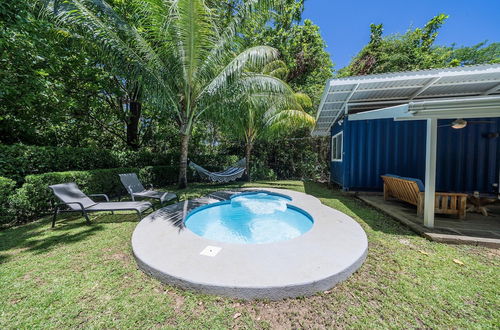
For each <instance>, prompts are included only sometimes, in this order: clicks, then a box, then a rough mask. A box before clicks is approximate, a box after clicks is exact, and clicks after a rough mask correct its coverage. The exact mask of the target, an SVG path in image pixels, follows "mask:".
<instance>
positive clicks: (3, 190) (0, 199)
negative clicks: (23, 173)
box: [0, 177, 16, 224]
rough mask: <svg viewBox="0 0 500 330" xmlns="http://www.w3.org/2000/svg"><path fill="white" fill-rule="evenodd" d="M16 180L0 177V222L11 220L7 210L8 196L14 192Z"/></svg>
mask: <svg viewBox="0 0 500 330" xmlns="http://www.w3.org/2000/svg"><path fill="white" fill-rule="evenodd" d="M15 188H16V182H15V181H14V180H11V179H8V178H4V177H0V224H3V223H6V222H10V221H12V218H11V214H10V212H9V196H11V195H12V194H13V193H14V190H15Z"/></svg>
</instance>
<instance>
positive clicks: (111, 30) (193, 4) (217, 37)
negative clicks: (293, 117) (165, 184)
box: [47, 0, 287, 186]
mask: <svg viewBox="0 0 500 330" xmlns="http://www.w3.org/2000/svg"><path fill="white" fill-rule="evenodd" d="M131 3H134V1H131ZM270 4H271V1H263V0H261V1H247V2H245V3H243V4H242V6H240V8H239V11H238V13H237V14H236V15H234V16H232V17H231V20H230V21H229V22H228V24H227V26H225V27H223V29H221V30H219V28H220V26H219V25H218V23H217V16H216V15H215V14H214V13H213V11H212V10H211V9H210V8H209V7H208V6H207V5H206V4H205V2H204V1H203V0H179V1H163V2H159V1H154V0H145V1H140V2H137V3H135V4H130V3H127V4H125V5H124V6H116V8H113V7H112V6H110V5H109V4H107V3H106V2H104V1H103V2H96V1H91V0H83V1H76V0H75V1H66V2H64V3H63V4H62V5H59V4H58V3H57V2H51V3H50V5H49V7H48V10H47V12H48V13H50V14H51V15H52V16H51V17H53V18H54V19H55V20H57V22H58V23H59V25H61V26H63V27H66V28H68V29H69V31H71V32H72V33H78V34H80V35H82V36H84V38H86V41H87V42H88V43H89V44H90V45H91V47H93V48H94V49H95V50H96V52H97V54H98V58H99V60H100V61H101V62H102V63H103V65H105V66H107V67H109V68H110V70H111V71H112V72H113V74H115V75H118V76H120V77H122V79H125V80H126V81H127V82H132V83H133V84H135V85H137V86H138V87H136V89H139V90H140V91H141V94H146V95H142V96H141V97H142V98H146V99H148V100H149V101H150V102H152V103H153V104H154V105H155V106H156V107H158V108H159V109H160V110H161V111H162V112H167V113H168V114H170V115H171V116H172V117H173V118H174V119H175V121H176V122H177V127H178V133H179V136H180V144H181V145H180V173H179V185H180V186H186V185H187V181H186V168H187V157H188V145H189V139H190V137H191V133H192V130H193V125H194V123H195V121H196V120H197V118H198V117H199V116H200V115H201V114H202V113H203V112H205V111H221V109H224V107H225V103H226V100H227V99H229V98H230V97H238V95H240V96H242V97H243V96H244V97H247V98H248V97H252V95H253V94H259V95H260V94H262V93H280V92H281V93H286V92H287V89H286V87H285V86H284V85H283V84H282V83H281V81H279V80H277V79H274V78H272V77H271V76H265V75H263V74H253V73H252V72H251V71H245V68H246V67H248V66H254V67H255V66H263V65H265V64H267V63H269V62H270V61H272V60H274V59H276V58H277V57H278V52H277V50H275V49H274V48H272V47H268V46H253V47H244V45H242V44H241V43H240V42H239V37H238V29H237V28H238V25H239V24H240V22H242V21H243V20H245V18H247V16H249V15H251V14H252V13H253V12H255V11H262V10H265V9H267V8H268V7H269V6H270ZM123 7H125V8H123ZM122 13H123V14H124V15H122ZM229 91H231V94H229ZM234 92H237V93H239V94H238V95H235V94H234ZM137 101H139V100H137Z"/></svg>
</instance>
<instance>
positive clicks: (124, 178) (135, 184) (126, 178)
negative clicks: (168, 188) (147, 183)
mask: <svg viewBox="0 0 500 330" xmlns="http://www.w3.org/2000/svg"><path fill="white" fill-rule="evenodd" d="M118 176H119V177H120V181H121V182H122V184H123V186H124V187H125V189H127V192H128V193H129V194H130V198H132V200H133V201H135V199H136V198H152V199H157V200H159V201H160V203H161V204H162V205H163V203H165V202H168V201H171V200H173V199H177V201H179V197H177V195H176V194H174V193H170V192H164V191H157V190H153V189H146V188H144V186H143V185H142V183H141V181H140V180H139V178H138V177H137V174H135V173H126V174H118ZM151 188H152V187H151Z"/></svg>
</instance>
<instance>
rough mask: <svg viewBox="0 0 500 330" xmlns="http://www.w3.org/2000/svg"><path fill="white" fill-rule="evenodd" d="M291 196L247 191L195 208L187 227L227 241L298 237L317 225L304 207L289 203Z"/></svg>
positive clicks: (259, 241)
mask: <svg viewBox="0 0 500 330" xmlns="http://www.w3.org/2000/svg"><path fill="white" fill-rule="evenodd" d="M290 201H291V198H290V197H288V196H286V195H282V194H278V193H271V192H258V191H257V192H246V193H241V194H237V195H235V196H233V197H232V198H231V199H229V200H227V201H223V202H218V203H213V204H208V205H205V206H202V207H199V208H197V209H194V210H193V211H192V212H191V213H190V214H189V215H188V216H187V217H186V219H185V221H184V224H185V226H186V228H188V229H189V230H191V231H192V232H193V233H195V234H196V235H198V236H201V237H204V238H207V239H210V240H214V241H219V242H225V243H237V244H265V243H273V242H280V241H286V240H290V239H292V238H295V237H298V236H300V235H302V234H304V233H306V232H307V231H309V230H310V229H311V228H312V226H313V219H312V217H311V216H310V215H309V214H308V213H307V212H305V211H304V210H302V209H300V208H298V207H295V206H292V205H289V204H287V202H290Z"/></svg>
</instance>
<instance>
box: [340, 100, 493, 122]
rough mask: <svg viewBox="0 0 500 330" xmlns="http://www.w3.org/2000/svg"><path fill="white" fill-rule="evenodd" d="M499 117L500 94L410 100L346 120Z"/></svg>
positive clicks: (350, 116) (355, 115)
mask: <svg viewBox="0 0 500 330" xmlns="http://www.w3.org/2000/svg"><path fill="white" fill-rule="evenodd" d="M485 117H500V96H489V97H471V98H454V99H443V100H429V101H419V102H410V103H407V104H401V105H397V106H393V107H386V108H382V109H377V110H371V111H365V112H360V113H356V114H351V115H348V117H347V119H348V120H368V119H384V118H393V119H394V120H422V119H429V118H437V119H447V118H448V119H456V118H485Z"/></svg>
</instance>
